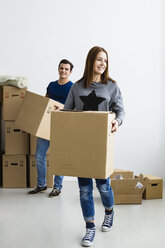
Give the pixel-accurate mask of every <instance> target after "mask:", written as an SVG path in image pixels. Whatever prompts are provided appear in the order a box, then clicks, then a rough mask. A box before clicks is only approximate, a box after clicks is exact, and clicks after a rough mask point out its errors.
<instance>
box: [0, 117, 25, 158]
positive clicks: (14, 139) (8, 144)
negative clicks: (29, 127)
mask: <svg viewBox="0 0 165 248" xmlns="http://www.w3.org/2000/svg"><path fill="white" fill-rule="evenodd" d="M4 130H5V132H4V139H2V142H4V148H3V149H2V150H3V152H5V154H7V155H12V154H17V155H18V154H29V134H28V133H26V132H25V131H22V130H20V129H19V128H17V127H16V125H15V121H4ZM2 146H3V145H2Z"/></svg>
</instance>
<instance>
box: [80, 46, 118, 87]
mask: <svg viewBox="0 0 165 248" xmlns="http://www.w3.org/2000/svg"><path fill="white" fill-rule="evenodd" d="M99 52H104V53H105V54H106V56H107V67H106V69H105V71H104V73H103V74H102V75H101V83H103V84H107V83H108V82H107V80H110V81H112V82H113V83H115V80H113V79H112V78H110V76H109V72H108V53H107V51H106V50H105V49H104V48H102V47H99V46H95V47H92V48H91V49H90V50H89V52H88V55H87V58H86V63H85V70H84V74H83V77H82V78H81V79H80V80H78V82H79V81H81V80H83V81H84V87H85V88H87V87H89V86H90V84H91V83H92V81H93V77H94V70H93V66H94V63H95V60H96V57H97V54H98V53H99Z"/></svg>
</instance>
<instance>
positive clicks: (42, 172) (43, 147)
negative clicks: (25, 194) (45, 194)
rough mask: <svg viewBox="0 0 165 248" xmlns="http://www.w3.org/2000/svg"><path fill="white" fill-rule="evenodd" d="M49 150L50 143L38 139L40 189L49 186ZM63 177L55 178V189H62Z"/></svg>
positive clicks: (37, 154)
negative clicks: (47, 176)
mask: <svg viewBox="0 0 165 248" xmlns="http://www.w3.org/2000/svg"><path fill="white" fill-rule="evenodd" d="M48 148H49V141H48V140H45V139H42V138H37V146H36V154H35V157H36V164H37V173H38V177H37V185H38V186H39V187H44V186H46V185H47V182H46V153H47V150H48ZM63 178H64V177H63V176H55V177H54V188H58V189H59V190H61V189H62V181H63Z"/></svg>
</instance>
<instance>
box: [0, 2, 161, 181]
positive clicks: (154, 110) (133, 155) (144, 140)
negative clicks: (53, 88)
mask: <svg viewBox="0 0 165 248" xmlns="http://www.w3.org/2000/svg"><path fill="white" fill-rule="evenodd" d="M164 7H165V6H164V1H163V0H124V1H123V0H114V1H113V0H102V1H98V0H69V1H68V0H63V1H59V0H26V1H25V0H0V34H1V38H0V73H1V74H14V75H22V76H26V77H28V78H29V79H30V84H29V87H28V88H29V90H30V91H33V92H35V93H39V94H41V95H44V94H45V91H46V87H47V85H48V83H49V82H50V81H52V80H55V79H57V78H58V73H57V66H58V63H59V61H60V60H61V59H62V58H67V59H69V60H71V61H72V62H73V64H74V65H75V67H74V72H73V74H72V77H71V79H72V80H73V81H76V80H77V79H79V78H80V77H81V76H82V73H83V70H84V64H85V58H86V55H87V52H88V50H89V49H90V48H91V47H92V46H94V45H99V46H103V47H104V48H105V49H106V50H107V51H108V53H109V57H110V75H111V77H112V78H114V79H115V80H117V81H118V84H119V86H120V88H121V90H122V93H123V98H124V103H125V111H126V118H125V121H124V123H123V126H122V127H121V128H120V130H119V132H118V134H117V135H116V152H115V167H116V168H123V169H131V170H133V171H135V173H140V172H142V173H150V174H154V175H158V176H162V177H163V178H164V179H165V155H164V153H165V152H164V150H165V149H164V147H165V136H163V134H164V121H165V114H164V98H163V97H164V96H163V94H164V90H165V87H164V84H163V82H164V79H165V77H164V74H163V69H164V65H165V60H164V55H165V53H164V41H165V40H164V30H165V28H164V20H163V18H164V17H163V14H164V13H163V11H164Z"/></svg>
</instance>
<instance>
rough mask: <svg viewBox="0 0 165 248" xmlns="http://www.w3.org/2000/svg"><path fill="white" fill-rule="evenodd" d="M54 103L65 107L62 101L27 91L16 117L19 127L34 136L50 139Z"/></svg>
mask: <svg viewBox="0 0 165 248" xmlns="http://www.w3.org/2000/svg"><path fill="white" fill-rule="evenodd" d="M54 105H56V106H59V107H60V108H63V104H61V103H58V102H56V101H54V100H52V99H50V98H48V97H44V96H40V95H38V94H35V93H32V92H29V91H27V93H26V96H25V99H24V101H23V103H22V106H21V109H20V111H19V114H18V116H17V119H16V125H17V127H18V128H20V129H22V130H24V131H25V132H27V133H30V134H33V135H34V136H37V137H40V138H43V139H46V140H49V139H50V116H51V111H53V110H54Z"/></svg>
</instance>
